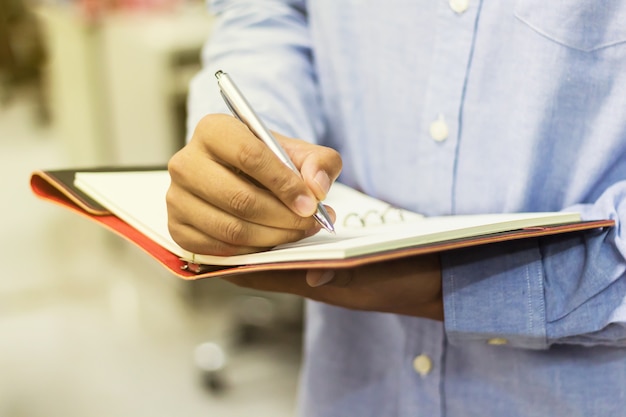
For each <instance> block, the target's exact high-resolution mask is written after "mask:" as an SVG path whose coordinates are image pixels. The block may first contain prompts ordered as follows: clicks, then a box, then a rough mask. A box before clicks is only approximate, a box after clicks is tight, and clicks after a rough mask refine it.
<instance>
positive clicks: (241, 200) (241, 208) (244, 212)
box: [229, 190, 257, 218]
mask: <svg viewBox="0 0 626 417" xmlns="http://www.w3.org/2000/svg"><path fill="white" fill-rule="evenodd" d="M256 206H257V197H256V196H255V195H254V193H251V192H249V191H246V190H241V191H237V192H235V193H234V194H233V195H232V196H231V198H230V201H229V207H230V208H231V210H232V212H233V214H234V215H235V216H237V217H240V218H249V217H253V215H254V213H255V208H256Z"/></svg>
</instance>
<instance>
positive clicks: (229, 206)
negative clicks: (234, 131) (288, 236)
mask: <svg viewBox="0 0 626 417" xmlns="http://www.w3.org/2000/svg"><path fill="white" fill-rule="evenodd" d="M191 153H192V152H189V151H186V152H179V153H177V154H176V155H174V157H173V158H172V159H171V160H170V163H169V165H168V169H169V171H170V175H171V177H172V181H173V183H174V184H176V185H177V186H178V187H180V188H182V189H184V190H186V191H187V192H189V193H191V194H193V195H195V196H196V197H198V198H199V199H200V200H203V201H205V202H207V203H209V204H211V205H214V206H216V207H218V208H219V209H221V210H223V211H225V212H227V213H229V214H231V215H232V216H234V217H237V218H240V219H242V220H245V221H248V222H252V223H257V224H260V225H265V226H271V227H278V228H283V229H296V230H309V229H311V228H312V227H313V226H314V220H313V219H311V218H310V217H301V216H298V215H297V214H296V213H294V212H293V211H291V210H289V208H287V207H286V206H285V205H284V204H283V203H282V202H281V201H280V200H278V199H277V198H276V196H274V195H273V194H272V193H271V192H269V191H268V190H265V189H262V188H259V187H257V186H256V185H255V184H252V183H251V182H250V181H248V180H247V179H246V178H244V177H242V176H240V175H237V174H236V173H235V172H233V171H232V170H230V169H228V168H227V167H225V166H223V165H221V164H219V163H217V162H216V161H214V160H212V159H204V160H203V161H202V162H203V163H200V164H198V163H195V161H194V160H193V159H192V158H193V157H194V155H190V154H191ZM175 203H176V202H175V201H172V204H175Z"/></svg>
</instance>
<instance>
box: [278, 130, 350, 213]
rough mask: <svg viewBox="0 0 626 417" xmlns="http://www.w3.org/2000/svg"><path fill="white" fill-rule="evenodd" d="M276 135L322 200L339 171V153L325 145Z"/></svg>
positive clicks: (340, 163)
mask: <svg viewBox="0 0 626 417" xmlns="http://www.w3.org/2000/svg"><path fill="white" fill-rule="evenodd" d="M277 136H278V138H279V139H280V141H281V143H282V145H283V148H285V151H286V152H287V153H288V154H289V156H290V157H291V160H292V161H293V163H294V165H296V167H298V169H299V170H300V174H301V175H302V178H303V179H304V181H305V183H306V184H307V186H308V187H309V188H310V189H311V190H313V192H314V193H315V196H316V198H317V199H318V200H320V201H322V200H324V199H325V198H326V195H327V194H328V191H329V190H330V186H331V185H332V183H333V182H334V181H335V180H336V179H337V177H338V176H339V174H340V173H341V168H342V161H341V156H340V155H339V153H338V152H337V151H335V150H334V149H331V148H328V147H325V146H318V145H312V144H310V143H307V142H304V141H302V140H298V139H292V138H288V137H285V136H281V135H277Z"/></svg>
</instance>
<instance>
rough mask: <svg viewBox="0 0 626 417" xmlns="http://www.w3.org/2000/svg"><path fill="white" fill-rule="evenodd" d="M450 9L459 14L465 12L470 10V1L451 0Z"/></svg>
mask: <svg viewBox="0 0 626 417" xmlns="http://www.w3.org/2000/svg"><path fill="white" fill-rule="evenodd" d="M449 4H450V8H451V9H452V10H453V11H454V12H455V13H458V14H461V13H463V12H465V11H466V10H467V9H468V8H469V0H450V1H449Z"/></svg>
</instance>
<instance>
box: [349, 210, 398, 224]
mask: <svg viewBox="0 0 626 417" xmlns="http://www.w3.org/2000/svg"><path fill="white" fill-rule="evenodd" d="M403 221H404V210H402V209H401V208H398V207H393V206H388V207H387V208H386V209H385V210H383V211H382V212H380V211H377V210H369V211H367V212H365V214H363V215H360V214H359V213H356V212H352V213H349V214H348V215H347V216H346V217H344V219H343V225H344V226H345V227H365V226H371V225H380V224H389V223H401V222H403Z"/></svg>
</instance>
